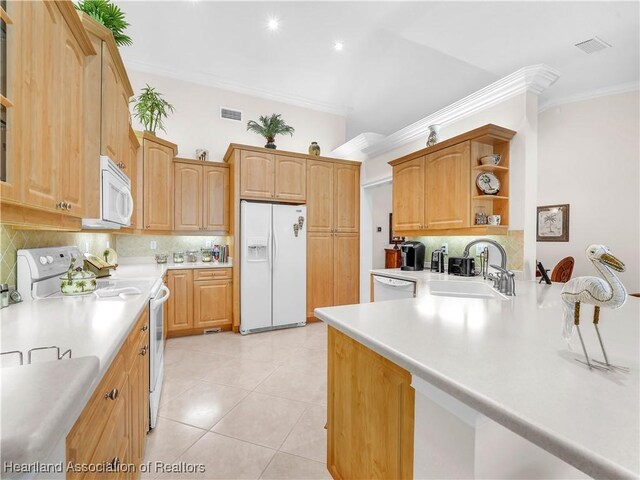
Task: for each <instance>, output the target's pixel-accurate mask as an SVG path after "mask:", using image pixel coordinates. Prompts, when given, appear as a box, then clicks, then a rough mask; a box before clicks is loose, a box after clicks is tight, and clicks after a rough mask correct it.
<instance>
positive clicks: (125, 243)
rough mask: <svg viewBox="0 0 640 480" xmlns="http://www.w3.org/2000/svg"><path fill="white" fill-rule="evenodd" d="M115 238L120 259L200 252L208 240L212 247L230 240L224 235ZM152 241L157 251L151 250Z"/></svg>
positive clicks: (131, 236)
mask: <svg viewBox="0 0 640 480" xmlns="http://www.w3.org/2000/svg"><path fill="white" fill-rule="evenodd" d="M115 237H116V245H115V247H114V248H115V250H116V252H118V257H148V256H152V255H155V254H156V253H168V254H171V252H175V251H182V252H186V251H187V250H199V249H201V248H205V247H206V242H207V240H211V244H212V245H215V244H218V245H221V244H222V245H224V244H228V243H229V238H228V237H226V236H224V235H222V236H215V235H206V236H201V235H197V236H187V235H184V236H180V235H116V236H115ZM152 241H154V242H156V243H157V248H156V249H155V250H151V242H152Z"/></svg>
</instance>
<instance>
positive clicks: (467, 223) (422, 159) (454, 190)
mask: <svg viewBox="0 0 640 480" xmlns="http://www.w3.org/2000/svg"><path fill="white" fill-rule="evenodd" d="M515 133H516V132H514V131H512V130H508V129H506V128H502V127H498V126H496V125H485V126H484V127H481V128H477V129H475V130H472V131H470V132H467V133H465V134H462V135H459V136H457V137H454V138H451V139H449V140H446V141H443V142H441V143H438V144H436V145H434V146H432V147H428V148H424V149H422V150H419V151H417V152H414V153H412V154H409V155H406V156H404V157H402V158H399V159H397V160H394V161H392V162H389V163H390V164H391V166H392V167H393V231H394V234H401V235H445V234H455V235H486V234H494V235H499V234H505V233H506V232H507V229H508V225H509V191H508V187H509V142H510V140H511V138H513V136H514V135H515ZM491 154H499V155H500V156H501V160H500V163H499V164H498V165H483V164H482V162H481V160H480V159H481V158H482V157H484V156H487V155H491ZM484 173H490V174H491V175H492V176H495V177H496V178H497V179H498V181H499V182H500V183H501V189H500V191H499V192H498V194H497V195H496V194H486V193H485V192H482V191H481V190H480V189H479V187H478V186H477V179H478V176H480V175H482V174H484ZM478 214H484V215H486V216H488V215H493V214H498V215H501V217H502V222H501V225H499V226H489V225H486V224H482V223H480V222H478V221H477V219H476V216H477V215H478Z"/></svg>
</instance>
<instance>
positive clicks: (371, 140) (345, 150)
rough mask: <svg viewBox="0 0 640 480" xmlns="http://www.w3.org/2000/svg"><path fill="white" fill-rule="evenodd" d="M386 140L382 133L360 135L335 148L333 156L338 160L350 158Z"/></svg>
mask: <svg viewBox="0 0 640 480" xmlns="http://www.w3.org/2000/svg"><path fill="white" fill-rule="evenodd" d="M384 138H385V135H382V134H380V133H373V132H365V133H361V134H360V135H357V136H355V137H353V138H352V139H351V140H349V141H348V142H346V143H343V144H342V145H340V146H339V147H338V148H335V149H334V150H333V151H332V152H331V156H332V157H338V158H349V157H351V156H353V154H354V153H356V152H362V151H363V150H364V149H365V148H367V147H370V146H371V145H374V144H375V143H377V142H380V141H381V140H383V139H384Z"/></svg>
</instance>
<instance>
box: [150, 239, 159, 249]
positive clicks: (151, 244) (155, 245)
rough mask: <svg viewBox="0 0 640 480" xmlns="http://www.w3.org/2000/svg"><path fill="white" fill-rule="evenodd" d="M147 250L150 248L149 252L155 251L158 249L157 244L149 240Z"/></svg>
mask: <svg viewBox="0 0 640 480" xmlns="http://www.w3.org/2000/svg"><path fill="white" fill-rule="evenodd" d="M149 248H151V250H156V249H157V248H158V242H156V241H155V240H151V243H150V244H149Z"/></svg>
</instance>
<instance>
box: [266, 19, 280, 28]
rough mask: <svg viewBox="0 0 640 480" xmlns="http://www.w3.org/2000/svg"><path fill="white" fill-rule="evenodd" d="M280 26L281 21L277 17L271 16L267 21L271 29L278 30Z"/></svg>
mask: <svg viewBox="0 0 640 480" xmlns="http://www.w3.org/2000/svg"><path fill="white" fill-rule="evenodd" d="M279 26H280V22H279V21H278V19H277V18H275V17H272V18H270V19H269V21H268V22H267V27H268V28H269V30H277V29H278V27H279Z"/></svg>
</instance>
